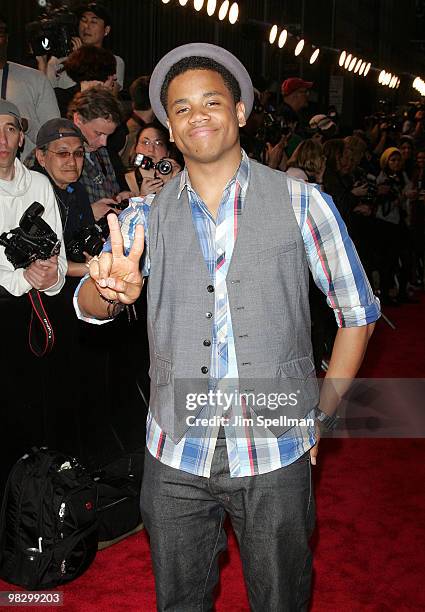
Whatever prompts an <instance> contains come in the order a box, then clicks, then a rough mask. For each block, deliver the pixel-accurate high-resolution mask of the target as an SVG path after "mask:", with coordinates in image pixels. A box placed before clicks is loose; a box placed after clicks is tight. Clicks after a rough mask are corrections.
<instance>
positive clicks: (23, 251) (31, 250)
mask: <svg viewBox="0 0 425 612" xmlns="http://www.w3.org/2000/svg"><path fill="white" fill-rule="evenodd" d="M43 212H44V206H42V205H41V204H40V203H39V202H33V203H32V204H31V206H30V207H29V208H28V209H27V210H26V211H25V212H24V214H23V215H22V217H21V220H20V221H19V227H17V228H15V229H12V230H10V231H8V232H3V234H2V235H1V236H0V244H1V245H2V246H4V247H5V249H4V253H5V255H6V257H7V259H8V260H9V261H10V263H11V264H12V265H13V267H14V268H15V270H16V269H17V268H28V266H29V265H30V264H32V263H33V262H34V261H35V260H36V259H50V257H53V255H57V254H58V253H59V250H60V245H61V243H60V240H58V237H57V236H56V234H55V232H54V231H53V230H52V228H51V227H50V225H49V224H48V223H46V222H45V221H44V219H42V218H41V215H42V214H43Z"/></svg>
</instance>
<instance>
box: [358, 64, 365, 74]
mask: <svg viewBox="0 0 425 612" xmlns="http://www.w3.org/2000/svg"><path fill="white" fill-rule="evenodd" d="M365 68H366V62H362V65H361V66H360V70H359V76H362V74H363V71H364V69H365Z"/></svg>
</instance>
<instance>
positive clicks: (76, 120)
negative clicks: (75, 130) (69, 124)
mask: <svg viewBox="0 0 425 612" xmlns="http://www.w3.org/2000/svg"><path fill="white" fill-rule="evenodd" d="M72 121H73V122H74V123H75V125H76V126H77V127H80V126H81V124H82V121H81V116H80V115H79V114H78V113H77V112H75V113H74V114H73V115H72Z"/></svg>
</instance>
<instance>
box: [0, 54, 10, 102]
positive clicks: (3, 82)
mask: <svg viewBox="0 0 425 612" xmlns="http://www.w3.org/2000/svg"><path fill="white" fill-rule="evenodd" d="M8 76H9V64H8V63H7V62H6V63H5V65H4V66H3V77H2V79H1V99H2V100H6V89H7V77H8Z"/></svg>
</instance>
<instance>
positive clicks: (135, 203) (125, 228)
mask: <svg viewBox="0 0 425 612" xmlns="http://www.w3.org/2000/svg"><path fill="white" fill-rule="evenodd" d="M149 211H150V206H149V204H147V203H146V202H145V201H144V200H142V199H141V198H132V199H131V200H130V205H129V206H128V207H127V208H126V209H125V210H123V211H122V213H121V214H120V215H119V217H118V220H119V222H120V227H121V233H122V236H123V242H124V253H125V255H126V256H127V255H128V254H129V252H130V249H131V246H132V244H133V240H134V236H135V234H136V227H137V226H138V225H143V228H144V230H145V248H144V251H143V255H142V260H141V265H142V275H143V276H149V271H150V261H149V230H148V225H149ZM103 252H106V253H110V252H111V242H110V240H109V238H108V240H107V241H106V242H105V244H104V245H103ZM88 278H89V275H88V274H86V276H84V277H83V278H82V279H81V281H80V283H79V284H78V287H77V288H76V290H75V293H74V309H75V312H76V314H77V317H78V318H79V319H81V320H82V321H86V323H93V324H95V325H103V324H104V323H108V322H109V321H112V320H113V319H94V318H90V317H85V316H84V315H83V314H82V313H81V311H80V308H79V306H78V294H79V292H80V289H81V287H82V285H83V283H85V281H86V280H87V279H88Z"/></svg>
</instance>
